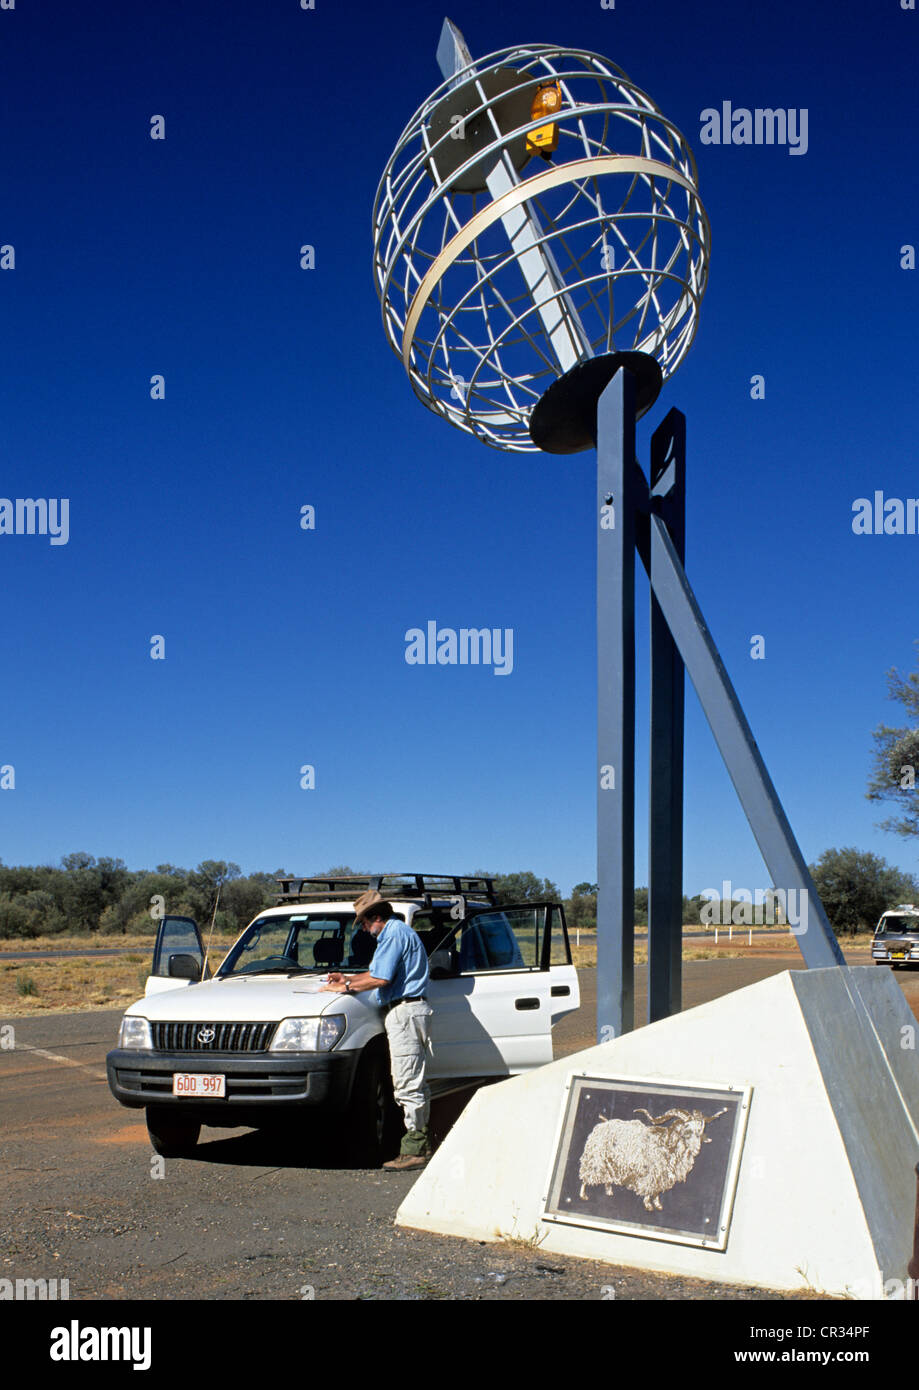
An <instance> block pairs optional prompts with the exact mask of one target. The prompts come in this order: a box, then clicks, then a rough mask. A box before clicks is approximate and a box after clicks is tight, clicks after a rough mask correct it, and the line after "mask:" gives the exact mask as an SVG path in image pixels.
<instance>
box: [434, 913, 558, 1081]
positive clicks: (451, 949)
mask: <svg viewBox="0 0 919 1390" xmlns="http://www.w3.org/2000/svg"><path fill="white" fill-rule="evenodd" d="M412 924H413V926H416V928H417V929H419V930H422V932H423V935H424V936H425V938H426V943H427V945H428V948H429V966H430V969H431V980H430V983H429V986H428V999H429V1000H430V1003H431V1006H432V1008H433V1010H434V1013H433V1016H432V1019H431V1051H432V1056H431V1061H430V1063H429V1068H428V1071H429V1075H430V1076H431V1078H432V1079H445V1078H448V1077H472V1076H508V1075H513V1074H515V1073H517V1072H522V1071H528V1070H529V1069H530V1068H531V1067H537V1066H542V1065H543V1064H544V1063H546V1062H551V1061H552V1025H553V1024H554V1023H555V1022H557V1021H558V1019H559V1018H561V1017H562V1016H563V1015H564V1014H566V1013H571V1012H572V1010H574V1009H576V1008H577V1007H578V1005H579V1003H580V996H579V993H578V981H577V974H576V972H575V969H574V966H573V965H572V964H571V949H570V946H569V944H568V933H567V928H566V926H565V916H564V912H563V909H562V908H561V906H560V905H559V904H558V903H550V902H539V903H533V902H527V903H509V904H507V905H503V906H501V907H489V908H476V909H474V910H472V911H469V912H468V913H467V914H466V915H465V916H464V917H463V918H462V920H461V921H460V922H459V923H452V922H450V920H449V914H438V913H436V912H431V913H424V914H417V915H416V916H415V918H414V919H413V923H412ZM438 936H439V937H440V939H439V940H438Z"/></svg>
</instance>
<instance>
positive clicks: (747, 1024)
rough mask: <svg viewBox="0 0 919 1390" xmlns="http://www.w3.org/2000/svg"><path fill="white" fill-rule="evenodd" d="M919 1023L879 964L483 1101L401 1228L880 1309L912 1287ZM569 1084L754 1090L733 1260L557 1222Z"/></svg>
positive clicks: (712, 1010)
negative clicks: (899, 1284) (628, 1080)
mask: <svg viewBox="0 0 919 1390" xmlns="http://www.w3.org/2000/svg"><path fill="white" fill-rule="evenodd" d="M916 1044H917V1030H916V1021H915V1019H914V1018H913V1015H912V1014H911V1012H910V1010H909V1007H908V1005H907V1003H906V1000H905V998H904V997H903V992H902V990H901V989H900V987H899V985H898V983H897V981H896V979H895V978H894V977H893V976H892V975H891V973H890V972H889V971H887V970H881V969H880V968H877V967H873V966H861V967H857V968H855V969H848V968H845V967H833V968H830V969H826V970H796V971H786V972H785V973H784V974H781V975H775V976H773V977H772V978H770V979H768V980H763V981H762V982H761V983H759V984H756V985H751V986H750V987H749V988H747V989H742V990H737V991H735V992H734V993H733V994H729V995H727V996H725V997H724V998H722V999H717V1000H714V1001H713V1002H712V1003H710V1004H703V1005H701V1006H700V1007H698V1008H695V1009H691V1010H688V1011H687V1012H686V1013H683V1014H679V1015H677V1016H675V1017H674V1018H668V1019H664V1020H662V1021H661V1022H659V1023H655V1024H651V1025H649V1026H647V1027H644V1028H640V1029H638V1030H637V1031H636V1032H634V1033H629V1034H627V1035H626V1036H624V1037H622V1038H617V1039H615V1040H614V1041H613V1042H609V1043H603V1044H602V1045H600V1046H598V1047H592V1048H588V1049H587V1050H586V1051H584V1052H579V1053H577V1054H575V1055H574V1056H571V1057H566V1058H564V1059H563V1060H561V1061H558V1062H553V1063H551V1064H550V1065H549V1066H545V1067H540V1068H539V1069H538V1070H536V1071H534V1072H530V1073H528V1074H526V1075H524V1076H520V1077H515V1078H513V1079H512V1080H510V1081H504V1082H501V1083H499V1084H497V1085H494V1086H488V1087H485V1088H484V1089H483V1090H481V1091H480V1092H479V1093H478V1094H477V1095H476V1096H475V1097H474V1099H473V1100H472V1102H471V1103H470V1105H469V1106H468V1107H467V1109H466V1110H465V1111H464V1113H463V1114H462V1115H461V1117H460V1119H459V1120H458V1121H457V1123H456V1125H455V1126H454V1128H453V1129H452V1131H451V1132H450V1134H449V1135H448V1136H447V1138H446V1140H445V1141H444V1143H443V1144H442V1145H441V1147H440V1149H439V1150H438V1152H437V1153H436V1154H435V1156H434V1158H433V1159H432V1160H431V1162H430V1163H429V1164H428V1166H427V1168H426V1169H425V1170H424V1171H423V1173H422V1174H421V1176H420V1177H419V1179H418V1181H417V1182H416V1183H415V1185H414V1187H413V1188H412V1190H411V1191H410V1192H409V1194H408V1196H407V1197H406V1199H405V1201H404V1202H403V1203H402V1205H401V1207H400V1208H399V1212H398V1215H397V1217H396V1220H397V1223H398V1224H399V1225H401V1226H409V1227H413V1228H416V1229H420V1230H427V1231H436V1232H440V1233H442V1234H446V1235H457V1236H465V1237H469V1238H473V1239H477V1240H499V1239H500V1238H501V1237H502V1236H505V1235H512V1236H518V1237H523V1238H525V1239H526V1238H529V1237H532V1236H534V1235H535V1236H537V1237H542V1242H541V1246H540V1248H541V1249H542V1250H543V1251H544V1252H547V1253H548V1252H550V1251H555V1252H558V1253H560V1254H568V1255H580V1256H583V1257H585V1258H590V1259H594V1260H604V1261H608V1262H610V1263H613V1264H621V1265H626V1266H632V1267H635V1268H640V1269H650V1270H660V1271H662V1272H667V1273H671V1274H686V1275H691V1276H694V1277H696V1278H703V1279H714V1280H718V1281H721V1282H725V1283H744V1284H755V1285H759V1286H761V1287H765V1288H774V1289H786V1290H789V1289H809V1288H810V1289H815V1290H818V1291H820V1292H824V1293H830V1294H836V1295H847V1294H848V1295H850V1296H854V1297H863V1298H865V1297H867V1298H875V1297H880V1296H881V1291H882V1289H883V1285H884V1282H885V1281H886V1280H890V1279H901V1280H905V1279H906V1264H907V1261H908V1260H909V1258H910V1255H911V1253H912V1234H913V1217H914V1212H915V1202H916V1178H915V1165H916V1162H917V1161H919V1052H917V1048H916ZM572 1073H585V1074H587V1075H590V1076H617V1075H625V1076H632V1077H641V1078H643V1079H647V1080H653V1079H655V1078H667V1079H670V1080H674V1079H681V1078H686V1079H687V1080H688V1081H692V1082H699V1083H711V1084H712V1085H724V1084H733V1085H735V1086H737V1085H745V1084H748V1083H749V1084H752V1086H753V1097H752V1105H751V1109H750V1117H749V1123H748V1127H747V1134H746V1142H745V1145H744V1149H743V1154H742V1157H741V1163H740V1174H739V1179H738V1186H737V1193H736V1199H735V1203H734V1212H733V1218H732V1222H731V1227H730V1232H729V1236H728V1244H727V1249H726V1250H724V1251H716V1250H711V1249H700V1248H698V1247H696V1246H690V1245H679V1244H674V1243H670V1242H666V1241H662V1240H652V1239H648V1238H646V1237H643V1236H640V1235H637V1236H636V1235H625V1234H620V1233H618V1232H610V1231H608V1230H592V1229H586V1228H584V1227H580V1226H569V1225H561V1224H559V1223H556V1222H544V1221H543V1220H542V1219H541V1218H542V1212H543V1201H544V1196H545V1192H546V1189H547V1185H548V1179H549V1173H550V1169H551V1164H552V1159H553V1156H554V1146H555V1138H556V1132H557V1127H558V1121H559V1115H560V1108H561V1104H562V1097H563V1094H564V1090H565V1085H566V1082H567V1079H568V1077H569V1075H570V1074H572Z"/></svg>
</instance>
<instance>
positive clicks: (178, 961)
mask: <svg viewBox="0 0 919 1390" xmlns="http://www.w3.org/2000/svg"><path fill="white" fill-rule="evenodd" d="M169 975H170V978H171V979H173V980H193V981H197V980H200V979H201V966H200V964H199V962H198V961H197V960H196V959H195V957H194V956H179V955H177V956H170V957H169Z"/></svg>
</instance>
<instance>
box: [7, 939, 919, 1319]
mask: <svg viewBox="0 0 919 1390" xmlns="http://www.w3.org/2000/svg"><path fill="white" fill-rule="evenodd" d="M794 963H795V962H794V960H793V959H790V960H786V961H779V962H776V961H768V962H764V961H755V960H720V961H704V962H690V963H688V964H687V966H686V982H685V983H686V991H685V992H686V1003H687V1006H690V1005H692V1004H694V1003H697V1002H701V1001H702V1000H703V999H705V998H712V997H715V996H717V995H720V994H723V993H725V992H727V991H728V990H731V989H735V988H737V987H738V986H739V985H740V984H749V983H752V982H753V980H755V979H761V978H764V977H765V976H766V975H767V974H771V973H774V972H775V971H776V970H778V969H782V968H787V966H788V965H789V964H794ZM643 973H644V972H640V975H643ZM903 978H904V977H903V976H901V979H903ZM595 979H596V976H595V973H594V972H593V971H590V970H585V971H582V972H581V985H582V997H583V1007H582V1009H581V1011H580V1014H579V1015H575V1016H574V1017H572V1018H569V1019H566V1020H564V1021H563V1022H562V1023H561V1024H560V1025H559V1028H558V1029H557V1030H556V1054H557V1055H564V1054H567V1053H570V1052H572V1051H576V1050H578V1049H579V1048H581V1047H584V1046H588V1045H591V1044H592V1043H593V1041H594V1022H593V1020H594V1008H595V998H596V988H595ZM913 980H914V981H915V984H916V985H917V986H919V976H915V977H913ZM910 983H912V982H910ZM909 993H911V994H912V993H914V990H913V989H910V990H909ZM640 1010H641V991H640V990H639V1017H640V1016H641V1013H640ZM119 1019H120V1011H111V1012H95V1013H91V1014H61V1015H56V1016H48V1017H44V1018H40V1017H39V1018H35V1017H32V1018H29V1019H25V1020H21V1021H18V1022H17V1021H16V1020H12V1021H11V1022H12V1024H13V1028H14V1034H15V1038H14V1041H15V1046H14V1047H12V1048H10V1046H9V1043H10V1036H9V1032H8V1023H9V1022H10V1021H7V1024H5V1025H4V1029H5V1031H0V1134H2V1151H0V1154H2V1157H0V1161H2V1173H3V1184H4V1201H3V1210H2V1215H0V1250H2V1257H0V1258H2V1266H0V1277H6V1278H14V1279H15V1278H45V1279H51V1278H58V1279H62V1278H67V1279H68V1280H69V1281H70V1297H71V1299H92V1300H99V1299H110V1298H124V1299H188V1298H205V1299H240V1298H246V1299H301V1298H303V1297H304V1291H307V1293H309V1291H312V1296H314V1297H315V1298H316V1299H322V1298H326V1299H328V1298H346V1299H393V1298H396V1299H450V1298H459V1299H512V1300H513V1299H525V1300H532V1299H594V1300H596V1299H600V1298H603V1297H608V1296H609V1295H608V1293H607V1294H606V1295H604V1293H603V1292H602V1290H603V1289H607V1290H608V1289H609V1286H610V1285H611V1284H613V1285H615V1289H616V1297H617V1298H619V1299H622V1298H632V1299H659V1298H665V1297H666V1298H684V1299H685V1298H719V1299H724V1298H731V1299H741V1298H756V1297H768V1298H772V1297H774V1295H773V1294H767V1293H764V1292H762V1291H759V1292H758V1291H755V1290H744V1289H737V1288H726V1287H721V1286H714V1285H710V1284H706V1283H700V1282H697V1281H694V1280H689V1279H677V1278H669V1277H666V1276H653V1275H647V1274H644V1273H642V1272H638V1271H630V1270H624V1269H620V1268H613V1267H610V1266H609V1265H601V1264H594V1263H592V1262H585V1261H581V1260H573V1259H568V1258H565V1257H562V1256H555V1255H549V1256H546V1255H542V1254H540V1252H539V1250H538V1249H535V1250H534V1249H532V1248H529V1247H523V1248H520V1247H512V1246H510V1245H505V1244H489V1245H484V1244H479V1243H478V1242H471V1241H460V1240H455V1239H448V1238H441V1237H437V1236H431V1235H428V1234H424V1233H420V1232H411V1231H405V1230H401V1229H397V1228H396V1227H394V1226H393V1217H394V1215H395V1212H396V1209H397V1207H398V1206H399V1203H400V1201H401V1199H402V1197H403V1195H404V1194H405V1192H406V1191H407V1190H408V1188H409V1186H410V1184H411V1182H412V1177H411V1175H410V1174H388V1173H384V1172H382V1171H368V1170H360V1171H358V1170H348V1169H344V1168H340V1167H336V1166H334V1164H333V1163H331V1162H330V1161H328V1160H325V1159H323V1157H322V1153H321V1146H319V1145H317V1142H316V1140H315V1138H314V1137H311V1136H310V1134H309V1133H306V1132H304V1133H303V1134H301V1135H299V1136H294V1137H292V1138H291V1139H289V1140H288V1139H285V1140H284V1141H283V1142H282V1141H281V1140H279V1139H278V1138H271V1137H267V1136H265V1135H263V1134H256V1133H254V1132H251V1131H217V1130H205V1131H204V1132H203V1135H204V1137H203V1139H202V1142H201V1144H200V1145H199V1147H198V1150H197V1156H196V1157H195V1158H194V1159H183V1160H169V1161H166V1162H165V1163H163V1161H162V1160H157V1159H155V1157H154V1155H153V1153H152V1150H151V1148H150V1144H149V1141H148V1138H147V1133H146V1127H145V1124H144V1120H143V1112H142V1111H130V1110H126V1109H124V1108H122V1107H121V1106H119V1105H118V1104H117V1103H116V1102H115V1100H114V1099H113V1098H112V1096H111V1095H110V1093H109V1089H108V1085H107V1083H106V1080H105V1054H106V1052H107V1051H108V1049H109V1048H110V1047H112V1046H113V1044H114V1041H115V1036H116V1033H117V1028H118V1023H119ZM447 1106H452V1108H453V1110H455V1109H456V1103H455V1101H448V1102H442V1103H441V1106H440V1108H439V1110H438V1111H437V1113H436V1114H435V1116H434V1121H435V1126H436V1127H439V1128H440V1129H443V1128H445V1127H447V1125H448V1124H449V1122H450V1121H451V1120H452V1118H453V1115H452V1113H451V1112H450V1111H449V1110H448V1109H447V1108H446V1107H447ZM159 1172H161V1173H162V1176H157V1173H159Z"/></svg>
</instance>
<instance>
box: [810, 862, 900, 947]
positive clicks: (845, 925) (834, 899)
mask: <svg viewBox="0 0 919 1390" xmlns="http://www.w3.org/2000/svg"><path fill="white" fill-rule="evenodd" d="M810 871H811V877H812V878H813V880H814V885H815V887H816V889H817V892H818V893H819V894H820V900H821V902H822V903H823V906H824V907H825V908H826V914H827V916H828V917H829V919H830V922H831V923H832V926H833V930H834V931H835V932H836V934H837V935H839V933H840V932H842V931H850V932H852V933H853V934H854V933H855V932H856V931H858V929H859V927H873V926H874V925H875V923H876V922H877V920H878V918H879V917H880V915H881V913H882V912H883V911H884V910H885V908H888V907H896V905H897V904H898V903H902V902H909V901H912V900H913V899H915V898H916V897H917V895H919V884H917V882H916V880H915V879H914V878H912V877H911V876H910V875H909V874H904V873H902V872H901V871H900V870H899V869H896V868H894V867H893V865H892V864H888V863H887V860H886V859H881V858H880V856H879V855H876V854H869V853H863V852H860V851H859V850H857V849H854V848H851V847H849V848H846V849H827V850H824V851H823V853H822V854H821V856H820V858H819V859H818V860H817V863H816V864H811V865H810Z"/></svg>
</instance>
